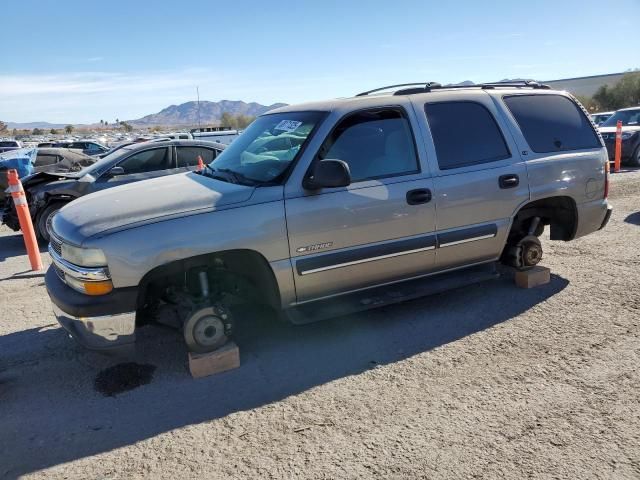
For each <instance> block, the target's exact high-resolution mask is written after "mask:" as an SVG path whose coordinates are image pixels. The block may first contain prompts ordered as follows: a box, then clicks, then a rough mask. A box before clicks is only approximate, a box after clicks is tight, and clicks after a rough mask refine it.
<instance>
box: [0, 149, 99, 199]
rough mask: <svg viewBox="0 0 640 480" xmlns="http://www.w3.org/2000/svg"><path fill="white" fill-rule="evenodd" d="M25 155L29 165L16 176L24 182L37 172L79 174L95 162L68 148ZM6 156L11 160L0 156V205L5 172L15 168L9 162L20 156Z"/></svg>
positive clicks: (14, 154) (93, 159) (3, 189)
mask: <svg viewBox="0 0 640 480" xmlns="http://www.w3.org/2000/svg"><path fill="white" fill-rule="evenodd" d="M22 150H23V151H24V150H26V149H22ZM27 153H28V155H25V158H28V159H29V163H30V165H29V166H28V168H26V169H25V170H24V171H20V170H19V171H18V174H19V175H20V176H21V177H24V179H25V180H26V178H27V177H28V176H29V175H31V174H33V173H39V172H50V173H68V172H79V171H80V170H82V169H83V168H85V167H88V166H90V165H93V164H94V163H95V162H96V160H97V159H96V158H94V157H90V156H89V155H85V154H84V153H81V152H78V151H76V150H70V149H68V148H37V149H35V152H34V154H31V152H27ZM7 155H11V158H6V159H4V158H3V157H4V156H0V205H3V204H4V201H5V193H4V191H5V190H6V189H7V186H8V184H7V175H6V171H7V170H8V169H10V168H16V165H14V163H15V162H12V161H11V160H12V159H15V158H18V156H20V154H19V152H18V151H17V150H14V151H13V152H11V154H7Z"/></svg>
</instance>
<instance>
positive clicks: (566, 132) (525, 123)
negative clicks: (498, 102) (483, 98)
mask: <svg viewBox="0 0 640 480" xmlns="http://www.w3.org/2000/svg"><path fill="white" fill-rule="evenodd" d="M504 102H505V103H506V104H507V107H509V110H510V111H511V113H512V114H513V116H514V117H515V119H516V122H518V125H519V126H520V130H522V134H523V135H524V138H525V139H526V140H527V143H528V144H529V146H530V147H531V150H533V151H534V152H536V153H551V152H562V151H565V150H581V149H585V148H598V147H600V146H601V145H600V141H599V140H598V137H597V136H596V134H595V132H594V131H593V127H592V126H591V122H590V121H589V120H588V119H587V117H586V115H585V114H584V113H583V112H582V111H581V110H580V109H579V108H578V106H577V105H576V104H575V103H574V102H572V101H571V100H570V99H569V98H567V97H564V96H562V95H513V96H508V97H504Z"/></svg>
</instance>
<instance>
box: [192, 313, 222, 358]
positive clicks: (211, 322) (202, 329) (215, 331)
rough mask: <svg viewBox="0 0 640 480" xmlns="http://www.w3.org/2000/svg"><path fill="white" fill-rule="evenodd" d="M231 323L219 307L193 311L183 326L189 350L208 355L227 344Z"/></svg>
mask: <svg viewBox="0 0 640 480" xmlns="http://www.w3.org/2000/svg"><path fill="white" fill-rule="evenodd" d="M230 328H231V322H230V319H229V315H228V314H227V313H226V312H225V311H224V310H222V308H218V307H204V308H200V309H198V310H195V311H193V312H192V313H191V314H190V315H189V316H187V318H186V319H185V322H184V326H183V333H184V339H185V342H186V344H187V348H188V349H189V350H190V351H192V352H197V353H206V352H211V351H213V350H216V349H217V348H219V347H221V346H222V345H224V344H225V343H226V342H227V337H228V335H229V334H230Z"/></svg>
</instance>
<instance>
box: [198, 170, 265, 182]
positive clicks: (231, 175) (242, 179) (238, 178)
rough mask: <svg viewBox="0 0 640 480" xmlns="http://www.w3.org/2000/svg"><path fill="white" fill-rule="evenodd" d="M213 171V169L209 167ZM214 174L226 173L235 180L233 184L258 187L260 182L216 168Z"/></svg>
mask: <svg viewBox="0 0 640 480" xmlns="http://www.w3.org/2000/svg"><path fill="white" fill-rule="evenodd" d="M210 168H212V169H213V167H210ZM215 171H216V172H222V173H226V174H227V175H229V176H230V177H232V178H233V179H234V180H235V183H242V184H249V185H259V184H260V182H258V181H257V180H254V179H253V178H249V177H246V176H245V175H243V174H241V173H238V172H235V171H233V170H231V169H229V168H216V169H215Z"/></svg>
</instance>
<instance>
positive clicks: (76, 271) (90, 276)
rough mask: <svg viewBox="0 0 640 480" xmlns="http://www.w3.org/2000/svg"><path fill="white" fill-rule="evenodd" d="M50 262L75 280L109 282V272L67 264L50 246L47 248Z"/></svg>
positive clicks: (97, 268)
mask: <svg viewBox="0 0 640 480" xmlns="http://www.w3.org/2000/svg"><path fill="white" fill-rule="evenodd" d="M48 250H49V255H51V260H53V263H54V264H55V265H56V267H58V268H59V269H60V270H62V272H63V273H64V274H65V275H69V276H70V277H73V278H75V279H77V280H82V281H87V282H99V281H104V280H110V278H111V277H109V271H108V270H107V268H106V267H80V266H78V265H74V264H73V263H69V262H67V261H66V260H65V259H63V258H62V257H61V256H60V255H58V253H57V252H56V251H55V250H54V249H53V247H52V246H51V244H49V247H48Z"/></svg>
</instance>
